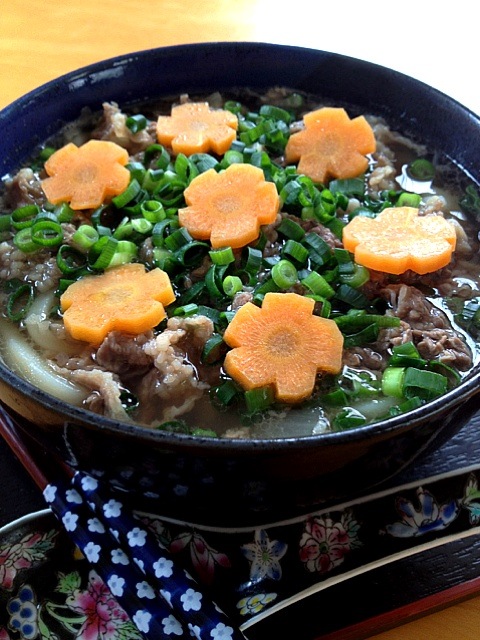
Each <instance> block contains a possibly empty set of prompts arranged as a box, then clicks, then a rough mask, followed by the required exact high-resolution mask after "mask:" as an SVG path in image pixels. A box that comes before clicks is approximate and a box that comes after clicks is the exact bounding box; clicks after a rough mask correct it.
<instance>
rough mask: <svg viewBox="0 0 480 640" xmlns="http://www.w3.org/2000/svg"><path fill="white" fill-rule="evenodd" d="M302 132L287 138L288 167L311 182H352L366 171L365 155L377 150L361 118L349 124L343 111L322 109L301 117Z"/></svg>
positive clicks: (286, 155)
mask: <svg viewBox="0 0 480 640" xmlns="http://www.w3.org/2000/svg"><path fill="white" fill-rule="evenodd" d="M303 121H304V123H305V128H304V129H303V130H302V131H298V132H297V133H294V134H292V135H291V136H290V138H289V140H288V142H287V146H286V148H285V159H286V161H287V163H291V162H298V161H299V162H298V167H297V170H298V173H301V174H304V175H306V176H308V177H309V178H311V179H312V180H313V181H314V182H321V183H326V182H328V181H329V180H331V179H332V178H340V179H343V178H354V177H355V176H358V175H360V174H361V173H363V172H364V171H365V170H366V169H367V167H368V160H367V158H366V157H365V155H366V154H367V153H373V152H374V151H375V149H376V142H375V137H374V135H373V131H372V128H371V127H370V125H369V124H368V122H367V121H366V119H365V118H364V117H363V116H358V117H357V118H353V120H351V119H350V118H349V116H348V114H347V112H346V111H345V109H340V108H335V107H323V108H322V109H317V110H316V111H311V112H310V113H307V114H306V115H305V116H304V117H303Z"/></svg>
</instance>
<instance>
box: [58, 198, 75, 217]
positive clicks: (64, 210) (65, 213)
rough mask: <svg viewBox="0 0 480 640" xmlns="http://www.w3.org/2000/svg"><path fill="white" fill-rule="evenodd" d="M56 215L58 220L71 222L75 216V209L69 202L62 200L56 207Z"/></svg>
mask: <svg viewBox="0 0 480 640" xmlns="http://www.w3.org/2000/svg"><path fill="white" fill-rule="evenodd" d="M55 217H56V219H57V222H71V221H72V220H73V218H74V217H75V211H74V210H73V209H72V208H71V207H70V205H69V204H68V202H62V203H61V204H59V205H58V207H56V208H55Z"/></svg>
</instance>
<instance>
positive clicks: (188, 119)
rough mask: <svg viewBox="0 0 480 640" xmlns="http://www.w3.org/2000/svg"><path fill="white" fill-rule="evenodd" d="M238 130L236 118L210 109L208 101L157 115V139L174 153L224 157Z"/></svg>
mask: <svg viewBox="0 0 480 640" xmlns="http://www.w3.org/2000/svg"><path fill="white" fill-rule="evenodd" d="M237 127H238V119H237V116H236V115H234V114H233V113H231V112H230V111H225V110H223V109H211V108H210V107H209V105H208V102H186V103H185V104H181V105H178V106H176V107H172V111H171V115H170V116H159V118H158V120H157V139H158V141H159V142H160V144H164V145H170V146H171V147H172V149H173V152H174V153H176V154H178V153H184V154H185V155H186V156H190V155H192V154H193V153H206V152H208V151H214V152H215V153H217V154H218V155H223V154H224V153H225V152H226V151H228V149H229V148H230V145H231V144H232V142H233V141H234V140H235V136H236V131H237Z"/></svg>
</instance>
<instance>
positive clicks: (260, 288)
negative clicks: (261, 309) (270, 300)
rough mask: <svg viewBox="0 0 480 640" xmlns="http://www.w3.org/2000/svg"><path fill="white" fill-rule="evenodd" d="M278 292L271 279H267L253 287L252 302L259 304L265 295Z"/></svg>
mask: <svg viewBox="0 0 480 640" xmlns="http://www.w3.org/2000/svg"><path fill="white" fill-rule="evenodd" d="M272 291H273V292H278V291H279V288H278V286H277V284H276V283H275V281H274V280H273V278H268V279H267V280H265V281H264V282H262V283H261V284H259V285H257V286H256V287H255V290H254V292H253V302H254V303H256V304H261V302H262V301H263V299H264V297H265V295H266V294H267V293H270V292H272Z"/></svg>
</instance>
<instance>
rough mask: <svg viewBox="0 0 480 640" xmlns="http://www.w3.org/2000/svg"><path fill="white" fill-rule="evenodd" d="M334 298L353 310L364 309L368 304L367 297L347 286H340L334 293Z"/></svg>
mask: <svg viewBox="0 0 480 640" xmlns="http://www.w3.org/2000/svg"><path fill="white" fill-rule="evenodd" d="M335 298H336V299H337V300H339V301H341V302H345V303H346V304H348V305H350V306H351V307H354V308H355V309H365V308H366V307H368V304H369V300H368V298H367V296H365V295H364V294H363V293H362V292H361V291H358V289H354V288H353V287H351V286H350V285H348V284H341V285H340V286H339V287H338V289H337V291H336V292H335Z"/></svg>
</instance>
